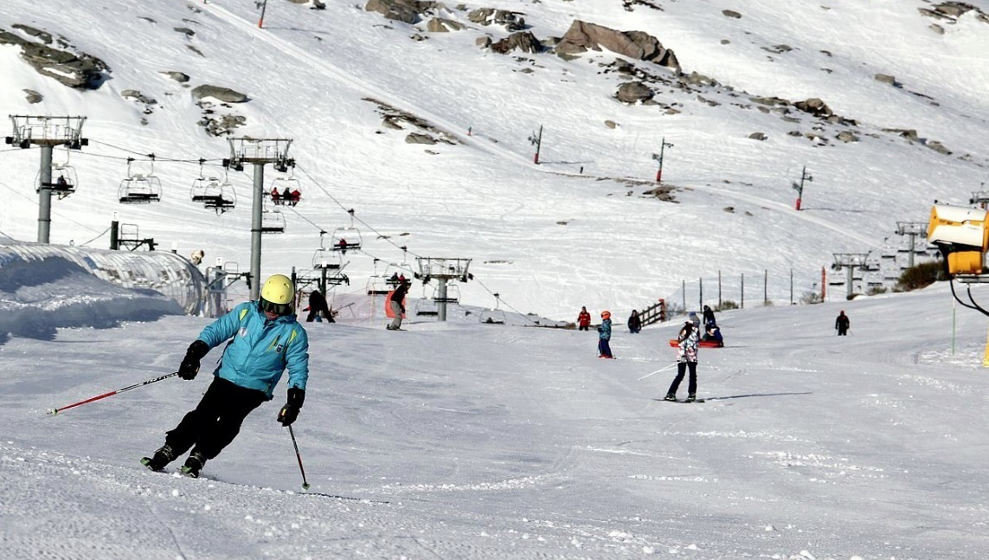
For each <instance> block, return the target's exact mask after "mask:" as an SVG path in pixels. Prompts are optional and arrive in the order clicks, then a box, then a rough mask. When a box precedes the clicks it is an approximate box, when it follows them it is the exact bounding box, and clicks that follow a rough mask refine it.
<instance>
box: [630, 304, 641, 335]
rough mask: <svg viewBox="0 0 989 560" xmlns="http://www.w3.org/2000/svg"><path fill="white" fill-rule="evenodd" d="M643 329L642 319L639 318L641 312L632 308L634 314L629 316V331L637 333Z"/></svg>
mask: <svg viewBox="0 0 989 560" xmlns="http://www.w3.org/2000/svg"><path fill="white" fill-rule="evenodd" d="M641 330H642V319H640V318H639V312H638V311H636V310H634V309H633V310H632V314H631V315H629V316H628V332H630V333H632V334H635V333H637V332H639V331H641Z"/></svg>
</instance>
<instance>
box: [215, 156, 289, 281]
mask: <svg viewBox="0 0 989 560" xmlns="http://www.w3.org/2000/svg"><path fill="white" fill-rule="evenodd" d="M227 141H228V142H229V143H230V159H225V160H223V165H224V166H225V167H232V168H234V169H236V170H237V171H243V169H244V164H245V163H249V164H251V165H253V166H254V191H253V197H252V204H251V271H250V277H249V278H248V280H249V283H250V286H251V299H252V300H256V299H258V296H259V295H260V293H261V231H262V229H263V228H262V224H261V213H262V211H263V210H264V166H265V165H267V164H269V163H270V164H272V165H274V166H275V169H277V170H278V171H281V172H283V173H284V172H285V171H287V170H288V168H289V166H292V165H295V161H294V160H291V159H289V158H288V148H289V146H290V145H291V144H292V140H291V139H289V138H248V137H243V138H228V139H227Z"/></svg>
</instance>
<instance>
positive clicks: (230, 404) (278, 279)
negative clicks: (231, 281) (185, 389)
mask: <svg viewBox="0 0 989 560" xmlns="http://www.w3.org/2000/svg"><path fill="white" fill-rule="evenodd" d="M294 299H295V286H294V285H293V284H292V281H291V280H290V279H289V278H288V277H286V276H284V275H282V274H275V275H273V276H271V277H270V278H268V280H267V281H266V282H265V283H264V287H263V288H262V289H261V298H260V299H259V301H257V302H254V301H247V302H244V303H241V304H240V305H238V306H237V307H234V308H233V310H232V311H230V313H227V314H226V315H224V316H223V317H220V318H219V319H217V320H216V321H214V322H213V323H210V324H209V325H207V326H206V328H204V329H203V331H202V332H201V333H200V334H199V337H198V338H197V339H196V341H195V342H193V343H192V344H191V345H190V346H189V349H188V350H187V351H186V354H185V358H184V359H183V360H182V365H180V366H179V372H178V373H179V377H181V378H182V379H186V380H191V379H194V378H195V377H196V374H197V373H198V372H199V361H200V360H201V359H203V357H205V356H206V354H207V353H208V352H209V351H210V349H211V348H214V347H216V346H219V345H220V344H223V343H224V342H226V341H228V340H229V342H228V343H227V345H226V347H225V348H224V350H223V355H222V356H221V361H220V366H219V367H218V368H217V369H216V371H214V372H213V376H214V377H213V382H212V383H210V386H209V388H208V389H207V390H206V393H205V394H204V395H203V398H202V399H201V400H200V401H199V404H198V405H197V406H196V408H195V410H192V411H190V412H189V413H188V414H186V415H185V417H184V418H182V421H181V422H179V425H178V426H176V427H175V428H173V429H172V430H170V431H168V432H166V435H165V445H163V446H161V447H160V448H159V449H158V450H157V451H155V452H154V455H153V456H152V457H144V458H143V459H141V463H143V464H144V465H145V466H147V467H148V468H149V469H151V470H154V471H160V470H162V469H164V468H165V465H167V464H168V463H170V462H172V461H173V460H174V459H175V458H176V457H179V456H180V455H182V454H184V453H185V452H186V451H188V450H189V449H190V448H192V453H190V454H189V457H188V458H187V459H186V461H185V465H184V466H183V467H182V472H183V473H184V474H186V475H188V476H191V477H197V476H199V471H200V470H201V469H202V468H203V465H204V464H205V463H206V461H207V460H209V459H212V458H214V457H216V456H217V455H218V454H219V453H220V451H221V450H222V449H223V448H224V447H226V446H227V445H228V444H229V443H230V442H231V441H233V439H234V438H235V437H236V436H237V433H238V432H239V431H240V426H241V423H242V422H243V421H244V418H245V417H247V415H248V414H249V413H250V412H251V411H252V410H254V409H255V408H257V407H258V406H260V405H261V403H263V402H264V401H268V400H271V398H272V393H273V392H274V389H275V386H276V385H278V381H279V380H280V379H281V377H282V374H283V373H284V371H285V369H286V368H288V398H287V401H286V403H285V406H283V407H282V409H281V411H279V413H278V417H277V420H278V422H280V423H281V424H282V425H283V426H290V425H291V424H292V422H295V419H296V417H298V415H299V410H300V409H301V408H302V403H303V401H305V398H306V381H307V380H308V379H309V338H308V336H307V335H306V330H305V329H304V328H302V325H300V324H299V323H297V322H296V320H295V310H294V309H293V308H292V302H293V301H294Z"/></svg>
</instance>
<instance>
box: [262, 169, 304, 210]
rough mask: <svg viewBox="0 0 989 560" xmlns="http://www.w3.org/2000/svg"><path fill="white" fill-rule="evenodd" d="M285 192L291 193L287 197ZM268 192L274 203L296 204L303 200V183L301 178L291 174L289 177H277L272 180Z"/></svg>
mask: <svg viewBox="0 0 989 560" xmlns="http://www.w3.org/2000/svg"><path fill="white" fill-rule="evenodd" d="M293 169H294V168H293ZM285 192H288V193H289V196H288V197H287V198H286V196H285ZM275 193H277V194H275ZM266 194H267V195H268V196H269V197H271V202H272V203H274V204H284V205H287V206H295V205H296V204H298V203H299V201H300V200H302V191H301V183H299V180H298V179H296V178H295V177H294V176H293V175H289V176H288V177H275V180H274V181H272V182H271V187H270V188H269V189H268V190H267V193H266Z"/></svg>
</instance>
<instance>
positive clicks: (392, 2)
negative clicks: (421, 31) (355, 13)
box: [364, 0, 436, 23]
mask: <svg viewBox="0 0 989 560" xmlns="http://www.w3.org/2000/svg"><path fill="white" fill-rule="evenodd" d="M435 6H436V2H426V1H420V0H368V2H367V4H365V5H364V11H366V12H378V13H379V14H381V15H383V16H385V17H386V18H388V19H393V20H396V21H401V22H405V23H418V22H419V20H420V19H421V15H420V14H423V13H425V12H427V11H429V10H431V9H433V8H434V7H435Z"/></svg>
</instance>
